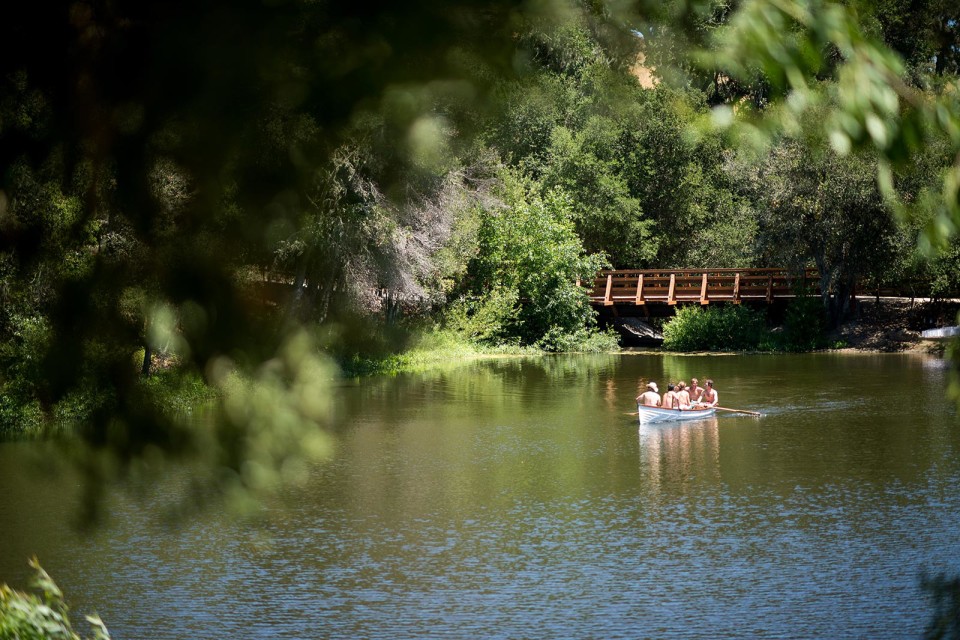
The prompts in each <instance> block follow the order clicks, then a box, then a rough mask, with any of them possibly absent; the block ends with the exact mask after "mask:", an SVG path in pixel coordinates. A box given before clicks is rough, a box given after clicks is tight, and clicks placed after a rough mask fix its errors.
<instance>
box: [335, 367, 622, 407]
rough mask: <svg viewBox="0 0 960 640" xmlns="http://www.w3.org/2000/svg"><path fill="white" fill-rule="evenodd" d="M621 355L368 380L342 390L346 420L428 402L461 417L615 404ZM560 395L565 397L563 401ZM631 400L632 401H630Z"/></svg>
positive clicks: (448, 369) (437, 370) (439, 370)
mask: <svg viewBox="0 0 960 640" xmlns="http://www.w3.org/2000/svg"><path fill="white" fill-rule="evenodd" d="M618 363H619V360H618V356H616V355H612V354H584V355H562V356H546V357H545V356H537V357H530V358H526V357H504V358H493V359H482V360H475V361H454V362H451V363H449V364H448V365H445V366H441V367H437V368H434V369H431V370H430V371H425V372H422V373H415V374H401V375H399V376H395V377H381V378H374V379H368V380H364V381H363V382H362V383H360V384H358V385H357V386H355V387H344V388H342V392H341V393H340V394H338V395H339V396H340V398H339V399H340V407H341V412H340V413H341V415H342V416H351V415H356V414H358V413H360V412H362V413H363V415H364V416H365V417H367V418H370V417H375V418H377V419H379V418H381V417H387V416H389V415H391V414H396V413H397V411H398V410H399V408H401V407H407V406H409V405H411V404H413V405H419V404H424V403H430V404H431V406H432V407H433V410H435V411H438V412H445V411H450V412H452V413H453V414H456V415H462V413H463V411H464V407H465V406H467V407H469V408H470V409H471V410H473V411H475V412H483V414H484V415H488V416H489V415H493V416H495V415H497V414H498V413H500V412H508V411H513V410H519V409H520V408H521V407H523V408H524V411H527V410H529V408H530V407H531V406H534V407H536V406H538V405H539V406H543V407H556V406H557V404H558V403H559V402H560V401H561V400H562V399H567V400H574V399H575V398H576V397H578V396H579V397H582V398H583V399H584V400H586V399H588V398H595V397H596V396H598V395H603V397H604V398H605V399H606V400H607V402H608V404H611V405H612V404H615V403H617V397H616V380H615V375H614V374H615V372H616V369H617V367H618ZM561 396H562V398H561ZM631 400H632V397H631Z"/></svg>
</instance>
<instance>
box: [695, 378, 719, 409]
mask: <svg viewBox="0 0 960 640" xmlns="http://www.w3.org/2000/svg"><path fill="white" fill-rule="evenodd" d="M718 402H720V394H719V393H717V390H716V389H714V388H713V380H707V386H706V387H705V388H704V390H703V393H702V394H701V395H700V402H699V403H698V404H699V406H700V407H701V408H704V409H706V408H708V407H715V406H717V403H718Z"/></svg>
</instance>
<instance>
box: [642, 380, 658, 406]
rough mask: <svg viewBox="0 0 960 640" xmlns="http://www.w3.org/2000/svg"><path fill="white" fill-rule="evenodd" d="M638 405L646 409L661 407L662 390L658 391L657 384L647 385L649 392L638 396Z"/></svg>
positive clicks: (650, 383) (649, 383)
mask: <svg viewBox="0 0 960 640" xmlns="http://www.w3.org/2000/svg"><path fill="white" fill-rule="evenodd" d="M637 404H642V405H643V406H645V407H659V406H660V390H659V389H657V383H656V382H648V383H647V390H646V391H644V392H643V393H641V394H640V395H639V396H637Z"/></svg>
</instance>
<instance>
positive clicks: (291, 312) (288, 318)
mask: <svg viewBox="0 0 960 640" xmlns="http://www.w3.org/2000/svg"><path fill="white" fill-rule="evenodd" d="M309 262H310V252H309V251H308V252H307V253H306V254H304V255H303V256H301V259H300V264H299V265H298V266H297V276H296V278H294V280H293V292H292V294H291V295H290V302H289V303H288V304H287V312H286V314H284V324H289V323H290V322H292V321H293V319H294V318H296V317H297V316H298V314H299V311H300V301H301V300H302V299H303V283H304V282H305V281H306V279H307V266H308V264H309Z"/></svg>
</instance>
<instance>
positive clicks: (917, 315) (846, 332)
mask: <svg viewBox="0 0 960 640" xmlns="http://www.w3.org/2000/svg"><path fill="white" fill-rule="evenodd" d="M958 311H960V300H946V301H937V302H930V301H929V300H925V299H915V300H912V301H911V299H910V298H880V300H879V302H878V301H877V299H876V298H860V299H859V300H858V304H857V312H856V314H855V315H854V318H853V319H852V320H850V321H848V322H846V323H844V324H843V325H841V327H840V328H839V329H838V330H836V331H834V332H833V333H831V338H832V339H834V340H837V341H843V342H844V343H845V344H846V347H845V348H846V349H850V350H855V351H884V352H896V351H921V352H926V353H940V352H942V351H943V350H944V348H945V346H946V342H944V341H937V340H924V339H923V338H922V337H921V335H920V333H921V331H923V330H924V329H933V328H937V327H945V326H953V325H956V324H957V323H958V320H957V312H958Z"/></svg>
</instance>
